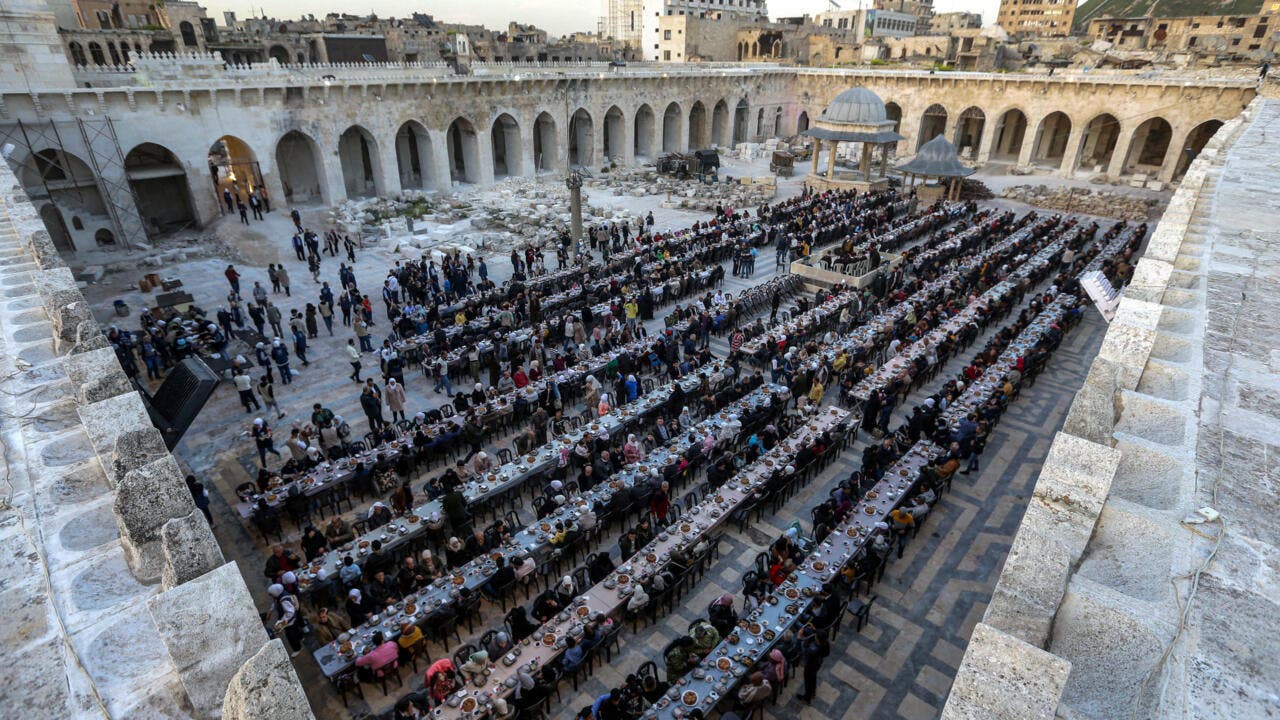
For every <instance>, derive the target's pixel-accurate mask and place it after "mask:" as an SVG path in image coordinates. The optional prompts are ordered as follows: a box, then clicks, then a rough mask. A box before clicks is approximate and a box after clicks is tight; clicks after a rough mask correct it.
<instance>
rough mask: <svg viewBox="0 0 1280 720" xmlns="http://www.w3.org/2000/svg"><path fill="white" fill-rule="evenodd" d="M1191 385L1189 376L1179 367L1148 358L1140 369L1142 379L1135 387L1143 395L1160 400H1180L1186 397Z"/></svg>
mask: <svg viewBox="0 0 1280 720" xmlns="http://www.w3.org/2000/svg"><path fill="white" fill-rule="evenodd" d="M1190 387H1191V378H1190V377H1189V376H1188V375H1187V373H1186V372H1184V371H1183V370H1182V369H1181V368H1178V367H1174V366H1173V365H1168V364H1165V363H1162V362H1160V361H1158V360H1148V361H1147V366H1146V367H1145V368H1143V370H1142V379H1141V380H1139V381H1138V386H1137V387H1136V388H1135V389H1136V390H1137V391H1138V392H1140V393H1143V394H1144V395H1151V396H1152V397H1157V398H1160V399H1161V400H1173V401H1180V400H1186V399H1187V391H1188V390H1189V389H1190Z"/></svg>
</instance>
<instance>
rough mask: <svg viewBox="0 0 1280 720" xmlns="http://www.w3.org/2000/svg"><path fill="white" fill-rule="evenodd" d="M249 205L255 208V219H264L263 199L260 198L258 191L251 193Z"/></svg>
mask: <svg viewBox="0 0 1280 720" xmlns="http://www.w3.org/2000/svg"><path fill="white" fill-rule="evenodd" d="M249 207H250V208H252V209H253V219H254V220H261V219H262V201H261V200H259V199H258V191H257V190H254V191H253V192H251V193H249Z"/></svg>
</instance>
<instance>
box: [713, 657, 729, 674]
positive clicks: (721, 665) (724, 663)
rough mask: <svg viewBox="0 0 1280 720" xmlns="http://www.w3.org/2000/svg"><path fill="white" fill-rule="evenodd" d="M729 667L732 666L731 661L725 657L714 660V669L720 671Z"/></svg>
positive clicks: (725, 670) (724, 670)
mask: <svg viewBox="0 0 1280 720" xmlns="http://www.w3.org/2000/svg"><path fill="white" fill-rule="evenodd" d="M731 667H733V661H732V660H730V659H729V658H727V657H722V658H720V659H719V660H716V669H717V670H720V671H721V672H727V671H728V670H729V668H731Z"/></svg>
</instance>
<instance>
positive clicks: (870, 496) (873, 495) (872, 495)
mask: <svg viewBox="0 0 1280 720" xmlns="http://www.w3.org/2000/svg"><path fill="white" fill-rule="evenodd" d="M878 497H880V493H878V492H876V491H875V490H868V491H867V499H868V500H875V499H876V498H878Z"/></svg>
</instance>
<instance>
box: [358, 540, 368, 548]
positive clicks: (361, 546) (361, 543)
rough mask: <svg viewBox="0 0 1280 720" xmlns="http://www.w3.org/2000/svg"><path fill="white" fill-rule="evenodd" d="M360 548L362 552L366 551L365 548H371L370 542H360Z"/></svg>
mask: <svg viewBox="0 0 1280 720" xmlns="http://www.w3.org/2000/svg"><path fill="white" fill-rule="evenodd" d="M359 547H360V549H361V550H363V549H365V548H367V547H369V541H368V540H361V541H360V545H359Z"/></svg>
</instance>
